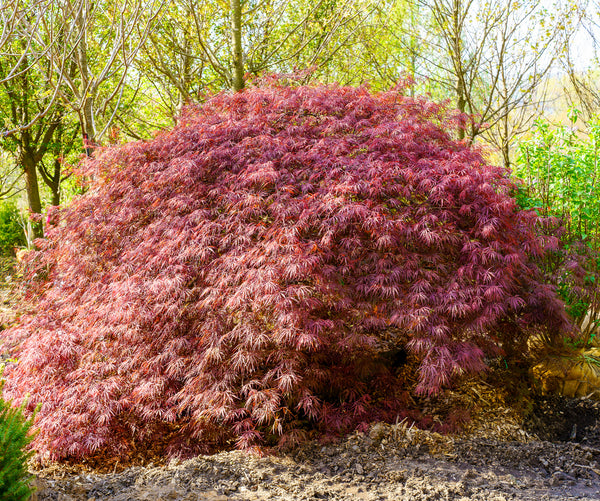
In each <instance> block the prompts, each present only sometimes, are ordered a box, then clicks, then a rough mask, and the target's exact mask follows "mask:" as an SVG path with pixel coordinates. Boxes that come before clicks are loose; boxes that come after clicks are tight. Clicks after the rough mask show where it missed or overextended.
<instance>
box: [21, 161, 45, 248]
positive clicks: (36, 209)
mask: <svg viewBox="0 0 600 501" xmlns="http://www.w3.org/2000/svg"><path fill="white" fill-rule="evenodd" d="M20 160H21V165H22V167H23V171H24V173H25V188H26V190H27V203H28V205H29V210H30V211H31V212H32V213H33V214H36V215H37V214H39V217H41V215H42V202H41V199H40V189H39V185H38V179H37V168H36V161H35V158H34V157H33V156H32V155H31V154H30V153H28V152H27V151H22V152H21V154H20ZM31 226H32V228H33V237H34V238H42V237H43V236H44V227H43V225H42V222H41V221H33V222H32V224H31Z"/></svg>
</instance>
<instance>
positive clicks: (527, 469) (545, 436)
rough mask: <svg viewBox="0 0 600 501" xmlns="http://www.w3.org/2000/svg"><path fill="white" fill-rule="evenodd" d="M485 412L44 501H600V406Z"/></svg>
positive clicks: (109, 483)
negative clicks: (437, 427) (458, 427)
mask: <svg viewBox="0 0 600 501" xmlns="http://www.w3.org/2000/svg"><path fill="white" fill-rule="evenodd" d="M478 395H479V396H480V397H481V398H482V399H483V401H484V402H485V403H486V404H488V407H487V411H486V412H484V413H481V414H480V415H478V416H476V417H475V418H474V419H473V420H472V422H471V423H470V424H469V426H468V427H467V428H466V429H465V430H464V431H463V432H462V433H461V434H460V435H439V434H437V433H432V432H428V431H422V430H418V429H416V428H415V427H414V426H411V425H409V424H408V423H406V422H401V423H398V424H395V425H388V424H382V423H378V424H375V425H373V426H372V427H371V429H370V431H369V432H368V433H366V434H359V433H355V434H353V435H351V436H349V437H346V438H345V439H344V440H342V441H340V442H338V443H333V444H326V445H325V444H320V443H310V444H308V445H305V446H304V447H302V448H299V449H297V450H294V451H292V452H290V453H288V454H284V455H279V456H267V457H257V456H253V455H250V454H247V453H243V452H239V451H235V452H223V453H219V454H216V455H212V456H201V457H197V458H194V459H191V460H187V461H181V462H179V461H172V462H171V463H169V464H165V465H159V466H153V465H147V466H143V467H142V466H133V467H129V468H127V469H124V470H122V471H118V465H117V464H115V468H114V470H115V472H114V473H104V474H100V473H96V472H94V471H91V470H90V471H84V469H82V468H81V467H80V468H73V467H68V468H67V467H64V466H57V465H55V466H51V467H48V468H45V469H43V470H39V471H37V472H36V482H37V486H38V493H37V500H38V501H42V500H44V501H45V500H57V501H70V500H83V501H99V500H107V501H126V500H187V501H192V500H194V501H195V500H207V501H217V500H218V501H226V500H228V501H234V500H282V501H283V500H286V501H287V500H298V501H300V500H318V499H328V500H332V501H334V500H352V501H362V500H365V501H375V500H394V501H396V500H398V501H400V500H410V501H421V500H461V501H466V500H482V501H483V500H485V501H504V500H513V499H517V500H536V501H543V500H561V501H562V500H572V499H573V500H574V499H579V500H600V404H599V403H598V402H594V401H591V400H586V399H578V400H570V399H565V398H561V397H540V398H538V399H536V400H535V401H533V402H532V404H531V406H532V408H531V409H530V411H529V412H528V413H527V416H526V417H525V418H523V417H522V416H521V415H519V413H517V412H516V411H515V410H513V409H511V408H510V407H504V406H502V405H496V404H495V403H494V402H491V401H490V400H489V399H488V400H487V401H486V398H487V397H485V396H482V395H481V392H479V393H478Z"/></svg>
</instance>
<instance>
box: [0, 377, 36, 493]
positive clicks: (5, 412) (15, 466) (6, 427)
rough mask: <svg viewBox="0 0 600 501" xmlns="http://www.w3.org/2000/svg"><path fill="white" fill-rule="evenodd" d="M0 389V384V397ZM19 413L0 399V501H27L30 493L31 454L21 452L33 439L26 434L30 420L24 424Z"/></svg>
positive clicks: (20, 412)
mask: <svg viewBox="0 0 600 501" xmlns="http://www.w3.org/2000/svg"><path fill="white" fill-rule="evenodd" d="M3 385H4V381H3V380H0V394H1V393H2V386H3ZM22 411H23V408H22V407H21V408H14V407H12V406H11V402H7V401H5V400H4V399H2V398H0V501H20V500H27V499H29V498H30V496H31V494H32V492H33V489H32V487H31V485H30V480H31V475H30V474H29V473H28V471H27V460H28V459H29V458H30V457H31V455H32V454H33V452H31V451H27V450H25V448H26V447H27V445H28V444H29V443H30V442H31V440H32V438H33V437H32V436H31V435H30V434H29V429H30V428H31V424H32V420H33V417H32V418H30V419H27V420H26V419H25V418H24V417H23V412H22Z"/></svg>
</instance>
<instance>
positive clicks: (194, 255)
mask: <svg viewBox="0 0 600 501" xmlns="http://www.w3.org/2000/svg"><path fill="white" fill-rule="evenodd" d="M457 123H458V119H457V118H456V116H454V115H453V114H452V113H450V112H449V111H448V110H447V108H446V107H445V106H442V105H439V104H435V103H431V102H429V101H427V100H426V99H424V98H410V97H406V96H404V95H403V94H402V92H401V91H391V92H386V93H382V94H377V95H374V94H372V93H371V92H370V91H369V90H368V89H366V88H358V89H357V88H346V87H337V86H329V87H326V86H305V87H302V86H300V87H294V86H286V85H282V84H280V83H278V81H274V82H272V83H270V84H263V86H260V87H255V88H250V89H248V90H246V91H245V92H242V93H238V94H228V93H225V94H219V95H216V96H214V97H212V98H210V99H208V101H207V102H205V103H204V104H202V105H199V106H191V107H188V108H187V110H185V112H184V113H183V115H182V116H181V118H180V120H179V123H178V125H177V126H176V127H175V128H174V130H172V131H168V132H163V133H161V134H160V135H159V136H158V137H156V138H155V139H154V140H152V141H148V142H136V143H132V144H127V145H125V146H120V147H111V148H107V149H104V150H103V151H101V152H99V153H98V154H97V155H96V157H95V159H93V160H91V161H89V163H88V164H87V167H86V175H87V176H88V178H89V179H92V181H91V183H90V187H89V190H88V191H87V193H86V194H85V195H83V196H81V197H80V198H79V199H77V200H76V201H75V202H74V203H73V204H72V205H71V206H70V207H69V208H67V209H65V210H64V211H63V212H62V214H61V215H60V217H61V219H60V222H59V223H58V224H57V225H56V226H55V227H54V229H51V230H49V231H48V232H47V240H46V241H44V242H40V245H41V247H42V248H41V250H40V251H39V252H37V253H35V254H34V255H33V256H31V258H30V264H29V266H30V268H29V269H30V275H29V276H28V280H29V282H30V288H31V289H30V293H31V294H35V301H36V312H35V314H34V315H30V316H27V317H24V318H22V320H21V322H20V324H19V325H18V326H17V327H15V328H13V329H11V330H10V331H8V332H5V333H4V334H3V336H4V338H5V341H6V342H7V343H8V344H9V345H10V346H12V349H13V354H14V355H15V356H16V357H17V358H18V363H17V364H15V365H12V366H11V367H9V368H8V370H7V371H6V378H7V382H6V387H5V392H6V393H7V396H8V397H9V398H12V399H16V400H17V401H19V400H21V399H23V398H24V397H25V396H26V395H30V397H29V402H30V405H31V406H35V405H36V404H37V403H38V402H41V403H42V404H43V406H42V408H41V410H40V411H39V413H38V415H37V419H36V425H37V427H38V428H39V434H38V435H37V437H36V439H35V447H36V449H37V450H38V451H40V452H41V453H43V454H46V455H48V456H49V457H52V458H59V459H60V458H65V457H82V456H86V455H89V454H91V453H93V452H94V451H96V450H97V449H100V450H107V451H110V452H111V453H116V454H126V453H127V452H128V451H129V450H131V449H132V448H133V447H134V446H135V444H140V443H142V444H143V443H152V442H156V441H165V440H166V441H170V447H171V449H170V451H171V453H177V452H181V451H189V452H190V453H193V452H197V451H200V450H202V447H207V448H210V447H227V446H229V444H233V443H235V444H236V445H237V446H238V447H249V446H252V445H253V444H261V443H267V444H273V443H276V442H275V441H276V440H280V441H281V440H284V441H285V440H293V439H298V437H301V436H302V433H304V432H305V431H306V430H307V429H310V428H311V427H312V428H313V429H315V428H316V429H319V430H322V431H332V430H333V431H344V430H349V429H352V428H353V427H356V426H357V425H360V424H361V423H365V422H369V421H372V420H375V419H393V418H394V417H396V416H397V415H398V413H401V412H402V409H403V408H404V406H405V400H404V398H403V395H404V394H405V393H404V392H405V391H406V388H405V385H404V383H403V381H402V380H401V379H400V378H398V376H397V373H396V372H394V371H393V370H392V369H390V368H389V367H387V366H386V359H385V357H381V356H380V355H379V353H380V352H381V351H383V350H386V349H389V348H390V347H393V346H397V347H407V349H408V350H409V351H410V352H411V353H412V354H413V355H414V356H416V357H418V359H419V360H420V368H419V372H418V380H419V383H418V386H417V391H418V392H421V393H426V394H433V393H436V392H438V391H439V390H440V389H441V388H442V387H443V386H444V385H446V384H449V383H450V382H451V381H452V379H453V378H454V377H456V376H459V375H461V374H463V373H472V372H477V371H481V370H483V369H484V368H485V367H486V363H485V359H486V357H488V356H497V355H499V354H504V355H505V356H517V355H518V353H519V350H520V349H522V347H523V346H524V343H525V341H526V339H527V335H528V333H530V332H532V330H535V329H537V328H542V327H540V326H544V327H543V328H546V329H549V330H551V331H553V332H557V333H559V332H560V330H561V329H563V328H564V327H565V325H566V320H565V314H564V309H563V306H562V304H561V303H560V301H558V300H557V299H556V296H555V294H554V291H553V289H552V288H551V287H549V286H546V285H544V284H543V283H542V282H541V280H540V274H539V271H538V269H537V268H536V266H535V265H534V264H533V263H532V260H531V258H532V257H535V256H539V255H541V254H542V253H543V252H544V246H547V245H551V244H552V240H551V239H547V240H546V241H542V240H541V239H540V238H539V237H538V236H536V233H535V231H534V230H535V228H534V225H535V222H536V219H535V215H534V214H532V213H529V212H522V211H519V210H518V208H517V206H516V203H515V200H514V199H513V197H512V196H511V193H512V191H513V189H514V187H513V185H512V183H511V181H510V180H509V179H508V177H507V172H506V171H505V170H503V169H501V168H498V167H491V166H489V165H487V164H486V162H485V161H484V159H483V158H482V155H481V154H480V152H479V151H478V150H477V149H475V148H472V147H469V146H468V145H466V144H465V143H464V142H458V141H455V140H453V139H452V136H451V133H452V130H453V129H454V128H455V127H456V125H457Z"/></svg>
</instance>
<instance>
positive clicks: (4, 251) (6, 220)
mask: <svg viewBox="0 0 600 501" xmlns="http://www.w3.org/2000/svg"><path fill="white" fill-rule="evenodd" d="M26 243H27V242H26V240H25V233H24V232H23V228H22V226H21V224H20V223H19V209H17V207H16V205H15V204H14V203H13V202H11V201H5V202H2V203H0V254H1V255H4V256H7V255H14V248H15V247H21V246H24V245H26Z"/></svg>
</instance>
